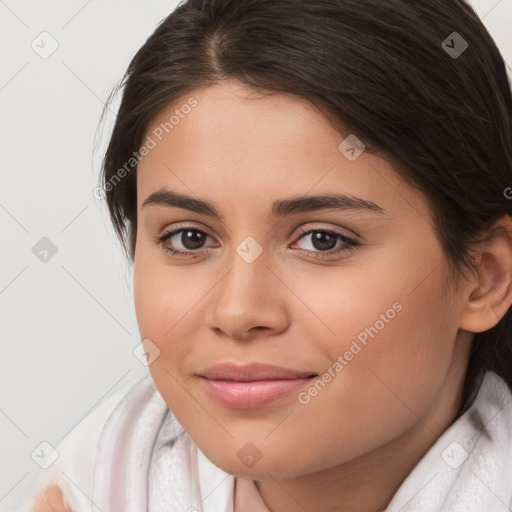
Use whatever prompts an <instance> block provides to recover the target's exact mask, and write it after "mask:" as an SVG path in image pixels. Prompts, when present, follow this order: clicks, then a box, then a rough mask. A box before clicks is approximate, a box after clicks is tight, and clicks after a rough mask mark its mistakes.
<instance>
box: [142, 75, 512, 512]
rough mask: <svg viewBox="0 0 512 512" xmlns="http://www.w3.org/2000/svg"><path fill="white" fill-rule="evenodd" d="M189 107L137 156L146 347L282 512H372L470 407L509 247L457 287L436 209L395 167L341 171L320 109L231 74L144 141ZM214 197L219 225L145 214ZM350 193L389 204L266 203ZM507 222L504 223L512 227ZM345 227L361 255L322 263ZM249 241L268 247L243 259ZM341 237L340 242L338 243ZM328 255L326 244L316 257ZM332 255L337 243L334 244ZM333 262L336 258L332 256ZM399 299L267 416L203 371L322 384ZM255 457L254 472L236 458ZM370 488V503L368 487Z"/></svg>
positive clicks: (201, 443) (191, 424)
mask: <svg viewBox="0 0 512 512" xmlns="http://www.w3.org/2000/svg"><path fill="white" fill-rule="evenodd" d="M190 97H193V98H195V99H196V100H197V102H198V104H197V106H196V107H195V108H193V109H192V110H191V112H190V113H189V114H188V115H186V116H184V118H183V119H180V121H179V123H178V124H177V125H175V126H174V128H173V129H172V131H169V133H168V134H167V135H166V136H165V137H163V138H162V140H161V141H159V142H158V144H157V145H156V147H155V148H153V149H152V150H151V151H150V152H149V154H148V155H147V156H145V157H144V159H143V160H142V161H141V162H140V163H139V166H138V170H137V202H138V226H137V238H136V251H135V260H134V292H135V307H136V315H137V321H138V325H139V329H140V334H141V339H150V340H151V341H152V343H154V344H155V345H156V346H157V347H158V349H159V350H160V355H159V357H157V358H156V359H155V360H154V361H153V362H152V364H151V365H150V367H149V369H150V372H151V375H152V378H153V379H154V382H155V385H156V387H157V389H158V391H159V392H160V393H161V395H162V397H163V398H164V400H165V401H166V403H167V405H168V406H169V408H170V409H171V411H172V412H173V413H174V415H175V416H176V418H177V419H178V421H179V422H180V423H181V424H182V425H183V427H184V428H185V429H186V430H187V431H188V433H189V434H190V436H191V437H192V439H193V440H194V442H195V443H196V444H197V446H198V447H199V448H200V449H201V451H202V452H203V453H204V454H205V455H206V456H207V457H208V458H209V459H210V460H211V461H213V463H214V464H216V465H217V466H218V467H220V468H222V469H223V470H224V471H227V472H229V473H232V474H233V475H235V476H237V477H243V478H250V479H253V480H255V481H256V484H257V488H258V490H259V492H260V493H261V495H262V498H263V500H264V501H265V503H266V505H267V506H268V508H269V509H270V510H272V511H273V512H285V511H286V512H294V511H304V510H307V511H314V510H318V504H321V508H322V510H323V511H324V512H329V511H333V512H334V511H339V510H340V504H343V511H344V512H352V511H354V512H355V511H358V512H363V511H368V512H370V511H371V512H376V511H378V510H380V508H381V507H383V506H384V505H385V504H386V503H388V502H389V500H390V498H391V497H392V495H393V493H394V492H395V491H396V490H397V488H398V487H399V485H400V484H401V482H402V481H403V480H404V478H405V477H406V476H407V475H408V474H409V473H410V471H411V470H412V468H413V467H414V465H415V464H416V463H417V461H418V460H419V459H420V458H421V457H422V456H423V455H424V454H425V453H426V452H427V451H428V449H429V447H430V446H431V445H432V444H433V443H434V441H435V440H436V439H437V437H438V436H439V435H440V434H441V433H442V432H443V431H444V430H445V429H446V428H447V427H448V426H449V425H450V423H451V422H452V421H453V419H454V417H455V414H456V412H457V410H458V409H459V407H460V393H459V391H460V385H461V382H462V380H463V378H464V375H465V371H466V366H467V360H468V351H469V348H470V344H471V340H472V337H473V335H472V332H479V331H483V330H487V329H489V328H491V327H492V326H493V325H495V324H496V323H497V322H498V321H499V320H500V318H501V317H502V316H503V315H504V313H505V312H506V310H507V309H508V306H509V304H510V303H511V302H512V299H511V297H510V286H509V285H510V283H511V276H510V261H512V254H511V249H510V247H511V244H510V241H507V240H505V239H501V238H499V239H492V240H491V241H489V242H488V244H487V245H486V246H482V250H481V252H480V253H479V254H478V262H479V268H480V273H479V274H475V276H472V277H471V278H468V279H467V280H464V281H463V283H462V285H461V287H460V290H459V291H458V292H455V291H454V290H452V289H451V288H449V287H448V284H447V275H448V262H447V260H446V257H445V255H444V254H443V252H442V250H441V246H440V244H439V242H438V240H437V238H436V236H435V233H434V231H433V227H432V226H433V221H432V215H431V211H430V209H429V205H428V203H427V200H426V198H425V197H424V196H423V195H422V194H421V193H420V192H418V191H417V190H414V189H412V188H411V187H409V186H408V185H407V184H406V183H405V182H404V181H403V180H402V179H401V178H400V177H399V176H398V174H397V173H396V172H395V170H394V168H393V165H392V164H391V163H390V162H389V161H388V160H386V159H384V158H382V157H379V156H377V155H374V154H369V153H367V152H363V153H362V154H361V155H360V156H359V157H358V158H357V159H356V160H354V161H350V160H348V159H347V158H346V157H345V156H344V155H343V154H342V153H341V152H340V151H339V149H338V145H339V144H340V142H341V141H342V140H343V139H344V138H345V137H346V135H348V133H346V134H343V135H341V134H340V133H339V132H338V131H337V130H335V128H334V127H333V126H332V125H331V123H329V122H328V120H327V119H326V117H325V116H324V115H323V114H322V113H321V112H320V111H319V110H317V109H315V108H314V107H313V106H312V105H311V104H310V103H308V102H306V101H305V100H303V99H300V98H298V97H295V96H293V95H288V94H277V95H272V96H268V97H260V96H259V95H257V94H256V93H255V92H254V91H251V90H250V89H248V88H246V87H245V86H243V85H240V84H237V83H236V82H233V81H227V82H224V83H221V84H218V85H215V86H212V87H208V88H205V89H197V90H194V91H191V92H190V93H189V94H187V95H184V96H183V97H182V98H180V99H179V100H178V101H176V102H175V103H174V104H173V105H170V106H169V108H168V109H166V110H165V111H163V112H161V113H160V115H158V116H157V117H156V118H155V119H154V120H153V122H152V123H151V124H150V126H149V127H148V130H147V135H151V133H152V131H153V130H154V129H155V128H156V127H158V126H159V125H160V123H162V122H165V121H166V120H168V119H169V117H170V116H171V115H172V114H173V112H174V111H175V110H176V108H180V106H181V105H184V104H185V103H186V102H187V100H188V99H189V98H190ZM162 188H165V189H169V190H172V191H175V192H179V193H182V194H186V195H190V196H192V197H194V198H200V199H203V200H206V201H209V202H211V203H213V204H214V205H215V206H216V208H217V209H218V210H219V212H220V213H221V214H222V216H223V217H224V220H223V221H221V220H219V219H215V218H212V217H210V216H208V215H206V214H204V213H197V212H192V211H189V210H186V209H184V208H179V207H176V206H162V205H149V206H144V207H143V206H142V203H143V201H144V200H145V199H146V198H147V197H148V196H149V195H150V194H151V193H153V192H155V191H157V190H159V189H162ZM330 192H337V193H345V194H351V195H353V196H356V197H360V198H363V199H365V200H367V201H372V202H374V203H376V204H377V205H378V206H379V207H380V208H382V209H383V210H384V212H383V213H374V212H371V211H364V210H351V211H343V210H336V209H327V210H326V209H323V210H318V211H312V212H299V213H293V214H289V215H286V216H285V217H283V218H281V219H279V220H278V221H276V220H275V219H274V220H272V219H271V218H270V217H269V213H270V208H271V205H272V202H273V201H275V200H278V199H285V198H290V197H295V196H299V197H300V196H304V195H313V194H320V193H330ZM500 222H501V224H502V225H503V226H504V227H506V228H507V229H509V228H510V219H508V220H507V219H506V218H503V219H501V220H500ZM180 227H181V228H184V227H186V228H189V229H192V228H193V229H198V230H201V231H203V232H205V233H206V234H207V235H208V236H206V238H205V241H204V244H203V247H200V246H199V248H198V249H190V247H191V246H190V245H189V246H184V245H183V238H182V237H181V234H179V235H178V236H174V237H173V239H172V241H171V240H167V242H166V244H167V245H168V246H172V247H173V248H174V249H178V250H195V251H196V254H194V255H193V256H184V257H183V256H176V255H172V254H170V253H168V252H166V251H165V250H164V248H163V246H162V245H161V244H158V243H156V242H155V237H157V236H159V235H162V234H163V233H165V232H166V231H171V230H174V229H179V228H180ZM299 228H307V229H308V230H309V229H310V230H317V231H322V230H323V231H325V230H328V231H336V232H338V233H341V234H344V235H346V236H351V237H353V238H356V239H357V240H358V241H359V242H360V245H359V246H358V247H357V248H356V249H355V250H353V251H342V252H339V253H338V254H333V255H331V256H328V257H325V258H315V256H314V253H320V252H322V249H321V248H320V249H319V248H317V247H318V246H316V247H315V246H314V245H313V241H312V237H311V234H309V235H306V236H304V237H303V238H302V239H300V233H299V231H298V230H299ZM248 236H251V237H253V238H254V239H255V240H256V241H257V242H258V244H259V245H260V246H261V248H262V253H261V254H260V255H259V256H258V257H257V258H256V259H255V261H253V262H252V263H247V262H246V261H245V260H244V259H242V258H241V257H240V256H239V255H238V253H237V252H236V248H237V246H238V245H239V244H240V243H241V242H242V241H243V240H244V239H245V238H246V237H248ZM343 246H344V244H343V241H342V240H339V239H338V241H337V243H336V248H338V247H343ZM320 247H321V246H320ZM336 248H335V249H333V251H334V250H336ZM331 252H332V251H331ZM394 303H399V304H400V305H401V306H402V309H401V311H400V312H398V313H396V315H395V316H394V318H393V319H391V320H389V322H387V323H386V324H385V327H384V328H382V329H381V330H380V331H379V333H378V335H376V336H375V337H374V338H369V340H368V344H367V346H365V347H364V348H362V350H361V351H360V352H358V353H357V355H355V356H354V357H353V359H352V360H351V361H349V362H348V364H347V365H346V366H344V368H343V369H342V371H340V372H339V373H337V374H336V376H335V377H334V378H333V379H332V380H331V382H329V383H328V384H327V385H326V386H325V387H324V388H323V389H322V390H321V391H320V392H319V393H318V394H317V395H316V396H314V397H312V398H311V400H310V402H309V403H307V404H306V405H303V404H301V403H300V402H299V401H298V397H297V393H292V394H290V395H287V396H286V397H284V398H281V399H279V400H277V401H275V402H273V403H271V404H270V405H267V406H265V407H264V408H261V409H256V410H235V409H230V408H227V407H223V406H221V405H219V404H218V403H216V402H214V401H213V400H212V399H210V398H209V396H208V395H207V394H206V393H205V390H204V388H203V385H202V382H201V381H200V379H199V377H198V376H197V374H198V373H200V372H201V371H202V370H204V369H205V368H207V367H209V366H211V365H213V364H215V363H218V362H221V361H235V362H238V363H242V362H244V363H245V362H255V361H259V362H265V363H270V364H276V365H281V366H286V367H290V368H295V369H299V370H307V371H310V372H311V373H316V374H318V375H321V374H323V372H325V371H327V369H328V368H329V367H332V366H333V363H334V362H335V361H336V360H337V357H338V356H339V355H343V354H344V353H345V352H346V351H347V350H349V348H350V345H351V343H352V341H353V340H354V339H355V338H356V337H357V335H358V334H359V333H361V332H362V331H363V330H364V329H365V328H366V327H369V326H371V325H374V324H375V322H376V321H377V320H378V319H379V318H381V317H380V315H381V314H383V313H385V312H386V310H388V309H389V308H392V305H393V304H394ZM248 442H251V443H253V444H254V445H255V446H256V447H257V449H258V450H259V452H260V453H261V459H260V460H259V461H258V462H257V463H256V464H254V465H253V466H252V467H248V466H246V465H245V464H243V463H242V461H241V460H240V459H239V458H238V457H237V452H238V451H239V450H240V449H241V448H242V447H243V446H244V445H245V444H246V443H248ZM366 491H367V492H366Z"/></svg>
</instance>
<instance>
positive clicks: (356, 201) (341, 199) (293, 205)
mask: <svg viewBox="0 0 512 512" xmlns="http://www.w3.org/2000/svg"><path fill="white" fill-rule="evenodd" d="M150 205H157V206H176V207H178V208H184V209H186V210H190V211H192V212H196V213H200V214H203V215H208V216H209V217H215V218H217V219H219V220H220V221H224V218H223V216H222V215H221V213H220V212H219V210H218V209H217V208H216V207H215V206H214V205H213V204H212V203H209V202H208V201H204V200H202V199H196V198H194V197H190V196H187V195H184V194H179V193H177V192H172V191H170V190H166V189H160V190H157V191H156V192H153V193H152V194H150V195H149V196H148V197H147V198H146V199H145V200H144V202H143V203H142V208H144V207H146V206H150ZM325 209H336V210H343V211H347V210H364V211H370V212H374V213H385V210H384V209H383V208H381V207H380V206H379V205H377V204H375V203H373V202H372V201H367V200H366V199H362V198H360V197H355V196H352V195H347V194H336V193H329V194H323V195H315V196H302V197H291V198H287V199H280V200H278V201H274V203H273V204H272V209H271V213H270V215H271V217H272V218H278V217H284V216H285V215H289V214H292V213H299V212H310V211H316V210H325Z"/></svg>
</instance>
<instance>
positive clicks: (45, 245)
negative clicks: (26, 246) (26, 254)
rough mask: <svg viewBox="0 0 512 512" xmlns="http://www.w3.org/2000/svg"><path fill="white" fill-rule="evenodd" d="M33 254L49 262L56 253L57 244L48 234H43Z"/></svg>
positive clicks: (42, 260) (33, 249) (44, 261)
mask: <svg viewBox="0 0 512 512" xmlns="http://www.w3.org/2000/svg"><path fill="white" fill-rule="evenodd" d="M32 254H33V255H34V256H35V257H36V258H37V259H38V260H39V261H41V262H43V263H48V262H49V261H50V260H51V259H52V258H53V257H54V256H55V255H56V254H57V246H56V245H55V244H54V243H53V242H52V241H51V240H50V239H49V238H47V237H46V236H43V238H41V239H40V240H39V241H38V242H36V244H35V245H34V247H32Z"/></svg>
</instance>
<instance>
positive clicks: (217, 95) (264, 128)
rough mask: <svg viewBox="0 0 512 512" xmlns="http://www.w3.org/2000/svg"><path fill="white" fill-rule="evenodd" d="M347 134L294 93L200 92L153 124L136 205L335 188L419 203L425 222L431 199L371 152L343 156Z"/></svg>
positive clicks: (228, 88) (398, 207)
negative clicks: (164, 195)
mask: <svg viewBox="0 0 512 512" xmlns="http://www.w3.org/2000/svg"><path fill="white" fill-rule="evenodd" d="M190 105H194V106H192V107H190ZM347 135H348V134H341V133H340V132H339V131H338V130H336V129H335V128H334V126H333V125H332V123H331V122H329V120H328V119H327V118H326V116H325V115H323V114H322V112H320V111H319V110H318V109H317V108H315V107H314V106H313V105H312V104H311V103H309V102H308V101H306V100H304V99H302V98H300V97H298V96H295V95H292V94H282V93H279V94H270V95H267V96H262V95H261V94H259V93H256V92H255V91H253V90H251V89H249V88H247V87H245V86H243V85H240V84H237V83H234V82H224V83H222V84H217V85H215V86H212V87H208V88H202V89H196V90H193V91H191V92H189V93H187V94H185V95H183V96H182V97H181V98H179V99H178V100H176V101H175V102H174V103H173V104H172V105H170V106H169V107H167V108H166V109H164V110H163V111H162V112H160V114H159V115H158V116H157V117H155V119H154V120H153V121H152V122H151V124H150V125H149V126H148V129H147V131H146V137H145V139H146V138H147V137H150V138H152V139H153V141H154V143H155V145H154V147H153V149H151V151H149V153H148V154H147V155H146V156H145V157H144V158H143V159H142V160H141V161H140V163H139V166H138V170H137V188H138V202H139V205H140V204H141V203H142V201H143V200H144V198H145V197H146V196H147V195H148V194H149V193H151V192H154V191H155V190H157V189H158V188H171V189H174V190H177V191H180V192H182V193H185V194H187V195H199V196H201V197H202V198H204V199H209V200H210V201H211V202H215V203H216V204H218V205H219V206H221V205H222V204H223V203H224V205H225V206H226V207H227V206H228V205H227V204H226V201H228V202H229V207H230V208H233V207H234V203H236V202H239V203H240V204H241V205H242V204H244V205H247V204H249V203H251V204H256V203H258V204H261V205H263V204H270V202H271V201H272V200H273V199H276V198H282V197H284V196H298V195H305V194H308V193H310V192H311V193H312V192H315V193H325V192H332V191H336V192H342V193H346V194H352V195H355V196H358V197H364V198H365V199H368V200H370V201H374V202H375V203H376V204H379V205H380V206H382V207H383V208H385V209H386V210H388V211H390V212H391V213H392V214H397V215H399V214H403V213H405V211H404V210H408V209H411V207H413V208H414V209H415V211H416V214H419V215H420V216H425V218H427V217H428V215H429V212H428V206H427V204H426V201H425V199H424V197H423V196H422V195H421V194H420V193H419V192H418V191H416V190H415V189H413V188H411V187H409V186H408V185H406V184H405V182H403V180H402V179H401V178H400V177H399V176H398V174H397V173H396V172H395V170H394V168H393V165H392V164H391V163H390V162H388V161H387V160H385V159H384V158H381V157H379V156H375V155H372V154H368V153H365V152H363V153H362V154H361V155H360V156H359V157H358V158H357V159H356V160H353V161H351V160H349V159H348V158H346V157H345V156H344V154H343V153H342V152H341V151H340V149H339V146H340V143H342V141H343V140H344V139H345V138H346V136H347ZM406 197H407V199H406ZM411 203H412V204H411Z"/></svg>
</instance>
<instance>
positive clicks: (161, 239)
mask: <svg viewBox="0 0 512 512" xmlns="http://www.w3.org/2000/svg"><path fill="white" fill-rule="evenodd" d="M182 231H196V232H199V233H202V234H203V235H206V236H210V235H209V234H208V233H206V232H205V231H202V230H201V229H197V228H194V227H193V226H185V227H182V228H180V229H176V230H174V231H167V232H166V233H163V234H162V235H161V236H157V237H155V242H156V243H157V244H159V245H161V246H162V248H163V249H164V250H165V251H167V252H169V253H171V254H173V255H179V256H194V255H196V254H198V253H200V252H201V250H200V249H198V250H197V251H179V250H176V249H173V248H172V247H169V246H168V245H166V244H165V242H166V241H167V240H168V239H169V238H172V237H173V236H174V235H177V234H178V233H181V232H182ZM315 232H320V233H327V234H329V235H334V236H337V237H338V238H340V239H341V241H342V242H344V243H345V244H346V246H345V247H343V246H340V247H338V248H337V249H330V250H329V251H308V250H307V249H302V250H303V251H306V252H308V253H311V254H312V255H313V257H315V258H325V257H328V256H332V255H334V254H338V253H341V252H352V251H354V250H356V249H357V247H358V246H359V242H358V241H357V240H356V239H354V238H350V237H348V236H346V235H343V234H341V233H338V232H337V231H332V230H329V229H303V230H301V231H300V232H299V236H298V238H297V241H299V240H300V239H302V238H304V236H305V235H307V234H310V233H315ZM210 238H212V237H211V236H210Z"/></svg>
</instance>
